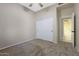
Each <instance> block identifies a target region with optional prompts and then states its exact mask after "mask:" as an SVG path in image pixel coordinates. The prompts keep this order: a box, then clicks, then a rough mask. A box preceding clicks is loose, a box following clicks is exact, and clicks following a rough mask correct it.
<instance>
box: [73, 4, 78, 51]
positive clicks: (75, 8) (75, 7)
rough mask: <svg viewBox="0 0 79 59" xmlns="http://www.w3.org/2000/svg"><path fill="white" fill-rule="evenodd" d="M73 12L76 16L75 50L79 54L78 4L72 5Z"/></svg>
mask: <svg viewBox="0 0 79 59" xmlns="http://www.w3.org/2000/svg"><path fill="white" fill-rule="evenodd" d="M74 10H75V14H76V48H77V51H78V52H79V3H76V4H74Z"/></svg>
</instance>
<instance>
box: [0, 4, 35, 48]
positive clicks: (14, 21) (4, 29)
mask: <svg viewBox="0 0 79 59" xmlns="http://www.w3.org/2000/svg"><path fill="white" fill-rule="evenodd" d="M34 38H35V17H34V13H32V12H31V11H24V9H23V7H22V6H20V5H19V4H8V3H7V4H6V3H5V4H0V49H3V48H6V47H9V46H13V45H16V44H19V43H23V42H27V41H29V40H32V39H34Z"/></svg>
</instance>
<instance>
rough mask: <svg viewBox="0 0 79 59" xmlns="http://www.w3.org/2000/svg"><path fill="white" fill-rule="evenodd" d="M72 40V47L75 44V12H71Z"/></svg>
mask: <svg viewBox="0 0 79 59" xmlns="http://www.w3.org/2000/svg"><path fill="white" fill-rule="evenodd" d="M72 42H73V47H75V46H76V19H75V14H74V13H72Z"/></svg>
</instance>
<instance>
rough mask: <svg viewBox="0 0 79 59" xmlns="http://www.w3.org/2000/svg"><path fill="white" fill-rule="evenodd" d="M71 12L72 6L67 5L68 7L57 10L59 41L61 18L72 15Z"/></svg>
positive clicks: (60, 36)
mask: <svg viewBox="0 0 79 59" xmlns="http://www.w3.org/2000/svg"><path fill="white" fill-rule="evenodd" d="M72 13H73V6H68V7H64V8H61V9H60V10H59V38H60V41H62V40H63V21H62V20H63V19H62V18H65V17H72Z"/></svg>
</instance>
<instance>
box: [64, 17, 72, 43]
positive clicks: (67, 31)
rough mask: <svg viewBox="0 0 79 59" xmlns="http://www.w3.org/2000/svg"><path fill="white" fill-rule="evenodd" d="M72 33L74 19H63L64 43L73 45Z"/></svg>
mask: <svg viewBox="0 0 79 59" xmlns="http://www.w3.org/2000/svg"><path fill="white" fill-rule="evenodd" d="M71 31H72V19H71V18H64V19H63V41H64V42H70V43H72V38H71V34H72V33H71Z"/></svg>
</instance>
